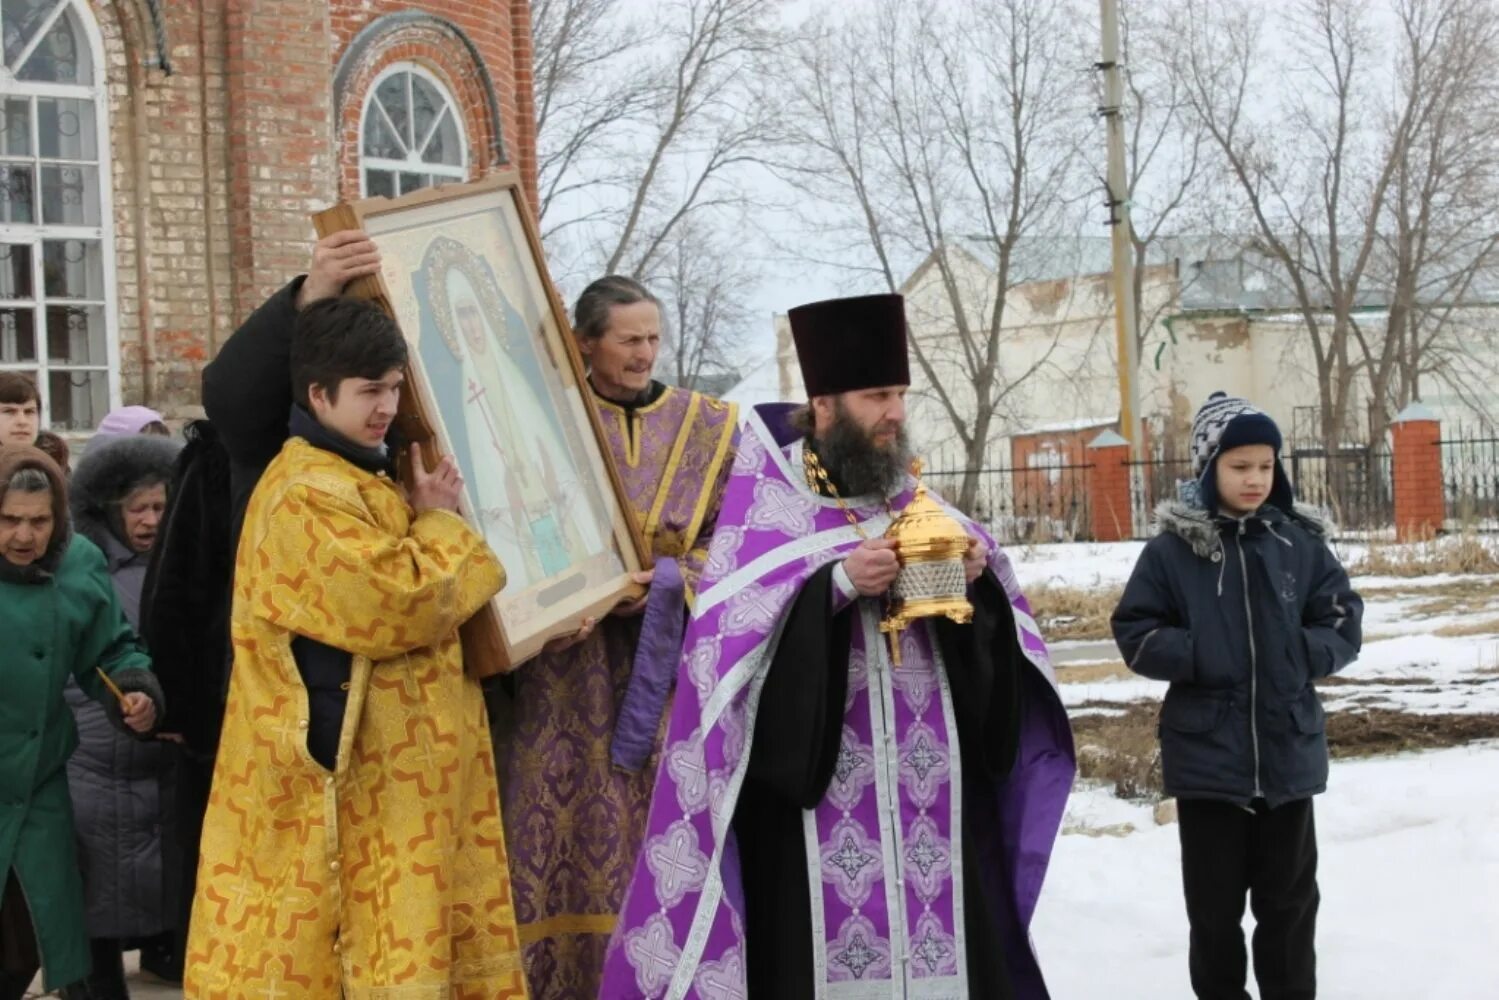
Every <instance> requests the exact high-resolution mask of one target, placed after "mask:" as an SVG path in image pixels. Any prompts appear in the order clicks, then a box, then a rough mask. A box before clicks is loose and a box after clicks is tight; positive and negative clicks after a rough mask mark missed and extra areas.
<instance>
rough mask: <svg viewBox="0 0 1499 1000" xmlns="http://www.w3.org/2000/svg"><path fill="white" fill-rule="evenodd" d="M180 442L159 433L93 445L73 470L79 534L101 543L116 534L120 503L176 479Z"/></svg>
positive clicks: (74, 511)
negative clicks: (147, 487)
mask: <svg viewBox="0 0 1499 1000" xmlns="http://www.w3.org/2000/svg"><path fill="white" fill-rule="evenodd" d="M181 450H182V442H181V441H176V440H173V439H171V438H164V437H159V436H157V435H155V434H129V435H123V436H120V437H111V438H106V439H104V440H99V441H96V442H94V443H93V444H92V445H91V446H90V447H89V449H88V451H87V452H86V453H85V454H84V456H83V458H82V459H81V460H80V461H79V463H78V466H77V467H76V468H75V469H74V470H73V479H72V481H71V482H70V483H69V498H68V499H69V507H70V509H71V510H72V514H73V526H74V527H75V528H76V529H77V530H78V532H79V533H80V534H82V535H83V536H85V537H86V538H88V539H89V541H91V542H94V543H95V544H96V545H101V546H102V544H103V534H104V533H105V532H114V531H116V530H117V526H118V523H119V519H118V516H117V512H116V510H115V508H116V506H117V505H118V504H119V503H120V501H122V500H124V499H125V498H126V497H128V496H129V495H130V494H131V493H133V492H135V491H136V490H137V489H140V488H141V487H143V486H155V485H156V484H157V483H170V482H171V481H172V470H173V466H174V464H175V463H176V461H177V453H178V452H179V451H181Z"/></svg>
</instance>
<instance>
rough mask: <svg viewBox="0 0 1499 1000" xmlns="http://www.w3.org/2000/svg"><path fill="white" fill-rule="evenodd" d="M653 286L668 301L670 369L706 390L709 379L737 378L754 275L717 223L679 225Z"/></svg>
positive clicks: (684, 383) (680, 380) (685, 383)
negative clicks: (716, 226) (725, 237)
mask: <svg viewBox="0 0 1499 1000" xmlns="http://www.w3.org/2000/svg"><path fill="white" fill-rule="evenodd" d="M651 284H652V286H653V287H654V288H655V290H656V292H657V294H658V295H660V296H661V297H662V298H663V299H664V300H665V303H666V309H665V312H666V318H667V321H668V322H667V331H666V346H665V350H664V354H665V358H666V362H667V366H666V367H667V371H666V372H665V374H666V375H668V376H669V377H670V379H671V381H672V382H673V383H674V384H676V385H679V386H681V387H682V388H684V389H704V388H706V387H705V385H704V382H705V380H706V379H708V378H721V377H726V376H733V375H735V374H736V373H737V371H738V370H739V368H740V362H741V361H742V360H743V357H744V350H745V346H746V344H747V342H748V339H749V332H750V311H749V309H748V308H747V307H746V305H745V302H746V301H747V299H748V298H749V295H750V293H751V291H752V290H753V288H754V284H755V279H754V276H753V275H752V274H751V273H750V272H749V270H748V269H747V267H746V266H745V263H744V257H743V256H742V254H740V253H737V252H735V249H734V248H733V247H731V246H729V245H728V244H727V242H726V241H725V239H724V237H723V235H722V234H721V233H720V232H719V231H718V230H717V229H716V228H713V227H700V226H697V225H695V224H693V223H688V224H687V225H685V226H681V227H679V228H678V229H677V231H676V233H675V235H674V236H673V237H672V240H671V245H670V247H669V248H668V250H667V252H666V253H665V254H664V255H662V258H661V264H660V265H659V266H658V268H657V270H656V272H655V273H654V274H653V275H652V276H651Z"/></svg>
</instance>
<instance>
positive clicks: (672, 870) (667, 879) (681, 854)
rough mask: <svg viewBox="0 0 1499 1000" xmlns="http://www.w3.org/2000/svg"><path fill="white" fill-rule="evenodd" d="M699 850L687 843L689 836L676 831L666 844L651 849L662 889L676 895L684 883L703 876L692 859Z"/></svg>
mask: <svg viewBox="0 0 1499 1000" xmlns="http://www.w3.org/2000/svg"><path fill="white" fill-rule="evenodd" d="M696 853H698V852H697V849H696V848H695V847H694V846H693V845H692V844H689V843H688V842H687V834H686V832H685V831H683V830H676V831H674V832H673V833H671V834H670V835H669V837H668V838H667V842H666V843H665V844H661V843H657V844H656V845H655V846H654V847H652V848H651V857H652V858H653V859H654V860H655V861H656V863H657V867H658V869H659V870H658V871H657V875H658V877H659V878H660V879H661V885H662V888H664V889H665V890H666V891H667V892H669V893H672V894H675V893H676V892H677V890H678V889H679V888H680V887H681V885H682V883H683V882H690V881H693V880H695V879H696V878H697V877H698V876H699V875H700V874H701V865H699V864H698V863H697V861H696V859H694V858H693V857H692V855H693V854H696Z"/></svg>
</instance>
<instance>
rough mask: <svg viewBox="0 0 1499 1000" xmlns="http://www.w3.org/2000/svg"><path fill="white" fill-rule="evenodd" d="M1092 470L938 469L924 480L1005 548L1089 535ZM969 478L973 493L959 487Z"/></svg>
mask: <svg viewBox="0 0 1499 1000" xmlns="http://www.w3.org/2000/svg"><path fill="white" fill-rule="evenodd" d="M1092 473H1093V466H1091V465H1037V466H1033V467H1029V468H998V469H977V470H974V471H972V472H968V471H965V470H962V469H957V470H936V471H931V472H927V473H925V474H924V475H923V477H922V478H923V479H924V480H925V481H926V483H927V485H928V486H930V487H931V488H932V489H934V490H936V491H937V492H938V493H940V494H941V495H942V496H943V497H944V498H945V499H946V500H947V501H948V502H949V503H952V504H955V505H956V506H958V507H959V508H961V509H962V510H963V512H964V513H965V514H967V515H968V516H969V517H971V518H973V519H974V520H975V521H977V522H979V523H980V524H982V525H984V527H986V528H987V529H988V530H989V532H990V534H992V535H993V536H994V537H995V539H996V540H997V541H1000V542H1003V543H1007V544H1023V543H1031V542H1060V541H1072V540H1074V539H1079V538H1087V537H1088V535H1089V533H1090V532H1091V530H1092V524H1093V521H1092V510H1093V508H1092V503H1091V500H1090V497H1091V494H1092ZM970 477H971V482H972V494H971V496H970V497H969V498H968V500H967V502H966V503H965V502H964V497H963V486H964V483H965V480H969V478H970Z"/></svg>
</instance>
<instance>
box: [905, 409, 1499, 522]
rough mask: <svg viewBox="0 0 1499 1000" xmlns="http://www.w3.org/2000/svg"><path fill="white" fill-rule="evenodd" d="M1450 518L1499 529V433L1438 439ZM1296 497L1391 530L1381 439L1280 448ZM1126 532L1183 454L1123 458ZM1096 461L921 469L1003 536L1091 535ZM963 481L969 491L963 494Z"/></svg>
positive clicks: (1149, 510)
mask: <svg viewBox="0 0 1499 1000" xmlns="http://www.w3.org/2000/svg"><path fill="white" fill-rule="evenodd" d="M1437 444H1438V447H1439V448H1441V452H1442V456H1441V457H1442V479H1443V483H1442V485H1443V491H1444V493H1445V496H1446V503H1447V518H1448V525H1449V527H1467V528H1477V529H1480V530H1491V531H1499V436H1495V435H1494V434H1493V433H1492V432H1482V433H1468V432H1466V431H1464V430H1463V429H1458V430H1457V431H1456V432H1454V433H1450V434H1449V435H1448V436H1446V437H1444V438H1443V439H1442V440H1441V441H1439V442H1438V443H1437ZM1283 462H1284V465H1285V469H1286V472H1287V474H1289V476H1290V477H1291V482H1292V485H1293V486H1294V487H1295V490H1296V496H1297V499H1298V500H1300V501H1302V502H1303V503H1307V504H1311V505H1313V506H1317V507H1321V508H1324V509H1325V510H1327V511H1328V512H1329V513H1330V514H1331V515H1332V518H1333V522H1334V524H1336V525H1337V528H1338V530H1339V532H1340V533H1345V534H1353V535H1359V536H1368V535H1373V534H1383V533H1386V532H1390V531H1392V530H1393V529H1394V524H1395V484H1394V462H1393V460H1392V457H1391V454H1390V448H1389V445H1388V444H1387V443H1385V442H1384V441H1379V442H1378V443H1375V444H1372V445H1349V446H1346V447H1343V448H1338V449H1332V450H1328V449H1324V448H1320V447H1317V446H1307V445H1301V446H1299V447H1292V448H1290V449H1289V450H1288V454H1286V455H1285V456H1284V457H1283ZM1126 465H1127V466H1128V467H1129V472H1130V508H1131V515H1132V520H1133V525H1132V529H1133V531H1132V534H1133V535H1134V537H1136V538H1147V537H1149V536H1150V534H1151V533H1152V532H1153V530H1154V525H1153V520H1154V512H1155V508H1156V506H1157V505H1158V504H1160V502H1161V501H1163V500H1168V499H1171V498H1172V497H1174V496H1176V493H1177V487H1178V484H1179V483H1180V482H1181V481H1182V480H1185V479H1188V478H1190V477H1191V475H1192V462H1191V459H1187V458H1160V457H1156V458H1151V459H1146V460H1143V461H1137V462H1127V463H1126ZM1094 468H1095V467H1094V466H1093V465H1092V464H1067V465H1063V464H1055V465H1048V464H1044V463H1040V464H1036V465H1033V466H1029V467H1026V468H991V469H978V470H973V471H971V472H970V471H965V470H962V469H945V470H937V471H931V472H928V473H926V477H925V478H926V480H927V482H928V484H930V485H931V487H932V488H933V489H934V490H936V491H938V492H939V493H941V494H942V495H943V496H944V497H946V498H947V499H948V500H949V501H950V502H952V503H954V504H956V505H957V506H959V507H962V508H963V509H964V511H965V512H966V513H967V514H968V515H969V516H971V517H973V518H974V520H976V521H978V522H980V523H981V524H983V525H985V526H986V527H987V528H988V529H989V530H990V531H991V532H992V533H993V534H994V536H995V537H996V538H997V539H998V540H1000V541H1002V542H1006V543H1009V544H1017V543H1022V544H1023V543H1040V542H1054V541H1072V540H1081V539H1088V538H1090V537H1091V533H1092V501H1091V496H1092V486H1093V471H1094ZM965 484H966V485H967V486H968V488H969V492H968V494H967V495H966V498H965V494H964V487H965Z"/></svg>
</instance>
